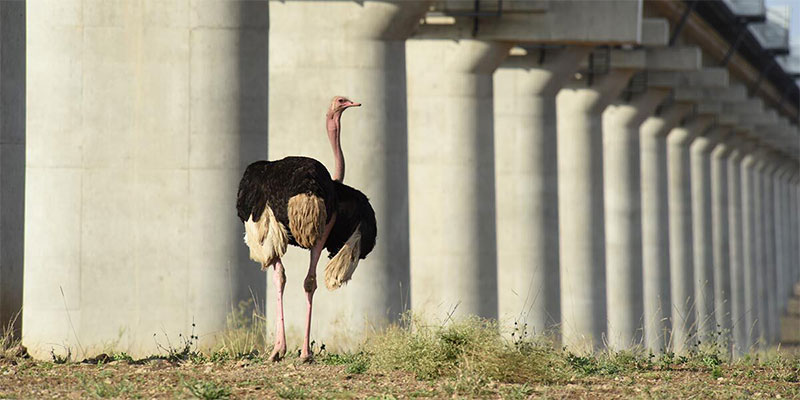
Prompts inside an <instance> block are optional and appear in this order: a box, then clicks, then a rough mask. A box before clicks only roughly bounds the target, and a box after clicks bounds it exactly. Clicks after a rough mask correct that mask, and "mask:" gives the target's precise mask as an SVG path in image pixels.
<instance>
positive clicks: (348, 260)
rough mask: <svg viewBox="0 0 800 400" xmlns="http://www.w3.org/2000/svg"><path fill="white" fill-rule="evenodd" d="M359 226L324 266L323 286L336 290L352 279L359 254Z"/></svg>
mask: <svg viewBox="0 0 800 400" xmlns="http://www.w3.org/2000/svg"><path fill="white" fill-rule="evenodd" d="M360 228H361V226H360V225H359V226H357V227H356V230H355V231H354V232H353V234H352V235H350V238H348V239H347V242H345V244H344V246H342V248H341V249H339V251H338V252H337V253H336V255H335V256H334V257H333V258H332V259H331V260H330V261H329V262H328V265H326V266H325V286H326V287H327V288H328V290H336V289H338V288H340V287H341V286H342V284H344V283H347V281H349V280H350V278H352V277H353V273H354V272H355V271H356V267H358V260H359V255H360V254H361V229H360Z"/></svg>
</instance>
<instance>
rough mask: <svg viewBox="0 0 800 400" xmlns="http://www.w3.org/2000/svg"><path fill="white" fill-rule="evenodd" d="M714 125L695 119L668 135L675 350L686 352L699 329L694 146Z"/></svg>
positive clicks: (698, 118)
mask: <svg viewBox="0 0 800 400" xmlns="http://www.w3.org/2000/svg"><path fill="white" fill-rule="evenodd" d="M710 124H711V118H710V117H705V116H701V117H695V118H693V119H692V120H691V121H690V122H689V123H687V124H686V125H684V126H679V127H675V128H673V129H672V130H671V131H670V133H669V135H668V136H667V162H668V164H667V168H668V169H667V176H668V180H669V187H668V195H669V247H670V296H671V301H672V337H671V343H672V350H673V351H674V352H675V353H679V354H680V353H685V352H686V351H687V346H688V344H689V341H690V340H691V339H692V336H693V332H694V329H695V325H694V324H695V308H694V256H693V248H692V247H693V240H692V191H691V164H690V151H689V146H690V143H691V142H692V141H693V140H694V138H695V137H697V136H698V135H700V134H702V133H703V132H704V131H705V130H706V128H708V126H709V125H710Z"/></svg>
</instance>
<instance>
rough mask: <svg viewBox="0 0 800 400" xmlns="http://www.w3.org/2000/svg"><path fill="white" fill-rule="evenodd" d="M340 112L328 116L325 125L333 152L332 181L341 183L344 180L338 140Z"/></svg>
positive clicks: (342, 156)
mask: <svg viewBox="0 0 800 400" xmlns="http://www.w3.org/2000/svg"><path fill="white" fill-rule="evenodd" d="M341 118H342V112H341V111H338V112H335V113H333V114H328V118H327V121H326V125H327V128H328V140H330V142H331V149H332V150H333V160H334V162H335V164H336V169H335V170H334V172H333V180H335V181H339V182H342V181H343V180H344V153H342V142H341V139H340V133H341V122H340V120H341Z"/></svg>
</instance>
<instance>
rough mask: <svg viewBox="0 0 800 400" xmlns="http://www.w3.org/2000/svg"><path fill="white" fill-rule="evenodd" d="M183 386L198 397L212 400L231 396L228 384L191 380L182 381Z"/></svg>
mask: <svg viewBox="0 0 800 400" xmlns="http://www.w3.org/2000/svg"><path fill="white" fill-rule="evenodd" d="M183 387H185V388H186V389H187V390H189V393H191V394H192V396H194V397H197V398H198V399H205V400H213V399H227V398H229V397H231V389H230V388H229V387H228V386H226V385H223V384H221V383H217V382H214V381H203V380H192V381H190V382H183Z"/></svg>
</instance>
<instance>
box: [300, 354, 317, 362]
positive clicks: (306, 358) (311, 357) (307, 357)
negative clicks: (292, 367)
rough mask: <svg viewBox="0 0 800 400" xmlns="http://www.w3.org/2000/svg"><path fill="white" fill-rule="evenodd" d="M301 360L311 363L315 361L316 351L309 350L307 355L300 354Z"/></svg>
mask: <svg viewBox="0 0 800 400" xmlns="http://www.w3.org/2000/svg"><path fill="white" fill-rule="evenodd" d="M300 362H301V363H303V364H311V363H313V362H314V353H311V352H309V353H308V354H306V355H303V354H300Z"/></svg>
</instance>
